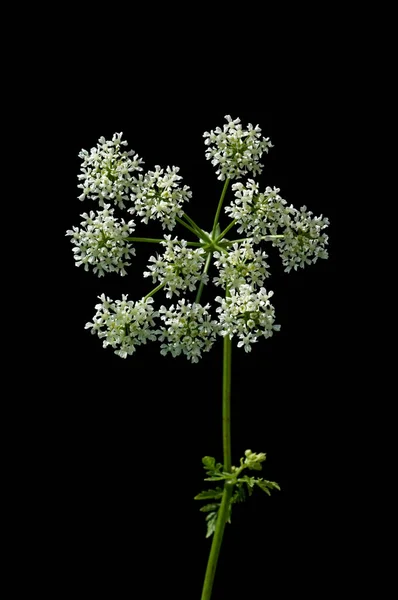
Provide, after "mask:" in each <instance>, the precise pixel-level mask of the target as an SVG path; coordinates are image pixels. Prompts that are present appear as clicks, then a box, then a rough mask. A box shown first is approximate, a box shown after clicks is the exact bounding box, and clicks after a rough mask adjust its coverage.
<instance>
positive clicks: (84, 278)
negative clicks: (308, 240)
mask: <svg viewBox="0 0 398 600" xmlns="http://www.w3.org/2000/svg"><path fill="white" fill-rule="evenodd" d="M160 92H161V91H159V93H160ZM76 103H77V101H76ZM79 114H80V116H79ZM225 114H231V115H232V117H233V118H236V117H237V116H239V117H240V118H241V119H242V121H243V123H244V124H247V123H248V122H251V123H252V124H253V125H256V124H257V123H258V124H259V125H260V127H261V128H262V130H263V134H264V135H265V136H269V137H270V138H271V141H272V143H273V144H274V148H272V149H271V150H270V151H269V154H268V155H266V156H265V157H263V163H264V166H265V168H264V171H263V173H262V175H260V176H259V177H258V180H259V181H260V183H261V187H262V188H265V186H267V185H270V186H277V187H279V188H280V189H281V192H280V193H281V195H282V196H283V197H284V198H286V200H287V201H288V202H289V203H293V204H294V205H295V206H296V207H297V208H299V207H300V206H301V205H303V204H305V205H306V206H307V207H308V209H310V210H312V211H313V212H314V213H315V214H316V215H318V214H323V215H326V216H328V217H329V218H330V220H331V226H330V228H329V235H330V246H329V251H330V258H329V260H327V261H320V262H318V263H317V264H315V265H312V266H310V267H307V268H305V269H303V270H302V269H300V270H299V271H298V272H293V273H290V274H286V273H284V272H283V269H282V267H281V264H280V261H279V257H278V255H277V254H273V252H272V249H271V248H270V249H269V252H270V255H271V256H270V264H271V267H272V276H271V278H269V279H268V280H267V281H266V287H267V289H272V290H273V291H274V293H275V295H274V298H273V303H274V306H275V310H276V322H277V323H280V324H281V332H280V333H277V334H275V335H274V337H273V338H272V339H270V340H264V341H261V342H260V343H258V344H256V345H254V346H253V350H252V352H251V353H249V354H246V353H245V352H244V351H243V350H241V349H238V348H236V346H235V345H234V348H233V359H232V360H233V369H232V448H233V450H232V455H233V463H235V464H237V463H238V461H239V458H240V456H242V455H243V453H244V450H245V449H247V448H251V449H252V450H253V451H257V452H266V453H267V461H266V463H265V465H264V470H263V475H264V477H265V478H267V479H271V480H275V481H277V482H278V483H279V484H280V485H281V488H282V491H281V492H275V493H274V494H273V495H272V497H271V498H269V497H267V496H266V495H265V494H262V492H260V491H258V492H257V493H255V494H254V495H253V497H252V498H250V499H249V500H248V501H247V502H246V503H245V504H243V505H241V506H237V507H234V512H233V516H232V524H231V525H227V527H226V532H225V537H224V542H223V547H222V551H221V556H220V561H219V566H218V570H217V574H216V580H215V587H214V594H213V598H214V600H220V599H223V598H226V597H230V598H238V597H244V598H245V597H249V595H253V596H258V597H260V598H262V597H266V596H267V595H268V594H270V593H276V592H277V593H279V594H281V595H283V594H284V593H287V592H288V591H289V592H291V590H292V589H294V590H296V591H297V592H298V593H299V592H300V591H303V590H305V593H306V594H307V596H308V597H314V598H315V597H317V598H318V597H319V586H320V585H324V584H325V582H327V585H328V589H329V590H330V589H332V588H334V587H336V588H337V587H338V586H339V585H340V582H341V579H342V578H343V577H344V575H345V573H346V571H347V569H350V568H351V566H350V561H349V558H348V556H349V552H348V553H347V548H348V547H349V545H350V543H351V542H350V539H351V538H350V535H348V537H347V531H346V533H345V543H344V552H343V548H342V542H341V536H342V531H341V525H340V523H341V519H342V518H343V516H344V515H345V517H346V516H347V514H349V513H350V510H351V508H350V502H349V499H348V498H347V494H346V492H345V491H344V490H345V481H346V479H347V476H348V471H349V470H350V467H349V466H347V462H346V460H345V459H344V456H343V454H344V453H343V449H342V448H343V447H345V448H346V444H345V443H344V442H343V440H345V439H346V433H347V432H346V430H345V424H344V423H345V422H346V420H345V419H344V418H342V415H344V412H345V411H346V410H347V409H346V399H345V398H343V397H342V395H341V392H340V390H341V386H340V382H341V378H342V376H343V374H344V369H345V365H344V361H342V360H341V351H342V350H343V348H342V342H341V337H340V335H339V334H340V331H339V328H341V327H342V325H341V317H340V310H339V302H341V298H339V297H338V293H337V290H338V270H339V269H338V261H337V254H338V251H339V235H340V232H339V219H341V217H340V216H339V214H340V212H341V208H342V207H341V206H340V205H339V199H338V197H336V194H335V191H334V190H335V186H336V182H335V180H333V178H335V177H336V172H337V167H336V165H335V162H333V161H332V160H331V157H332V155H333V154H334V153H335V152H336V151H337V150H338V127H337V130H336V123H332V122H330V121H327V119H325V118H323V117H322V115H320V114H319V113H318V112H313V111H312V110H311V107H309V106H307V107H306V110H302V109H298V108H296V109H295V110H293V109H292V108H291V107H289V104H287V105H286V108H283V107H282V106H280V107H279V108H278V109H270V110H269V111H267V110H263V111H262V112H254V111H252V112H250V111H248V109H247V106H244V107H239V106H238V107H236V106H233V105H230V104H229V103H228V102H225V103H220V109H218V107H213V106H211V105H210V102H207V103H205V104H204V107H203V108H201V109H200V110H197V109H195V110H193V109H192V107H191V106H189V107H188V106H186V105H184V103H183V102H182V101H180V102H179V103H178V102H177V103H176V105H174V108H173V109H171V110H170V109H169V108H168V109H167V110H166V109H162V108H161V106H159V107H156V109H154V108H153V107H152V106H149V105H145V104H144V102H143V101H141V102H140V99H139V97H138V99H132V101H131V106H129V107H126V108H125V109H118V108H117V107H115V106H114V105H112V104H107V102H105V101H102V102H100V103H99V104H98V106H97V107H93V106H91V108H90V110H87V111H82V112H80V113H79V112H78V111H77V112H75V113H74V117H73V118H71V116H70V115H69V116H68V115H66V116H65V120H64V122H63V140H64V143H63V147H62V164H63V169H62V170H63V174H62V181H63V185H62V188H61V189H60V190H58V199H57V202H59V203H60V204H59V205H60V207H61V210H60V211H59V219H58V221H57V224H56V231H57V233H58V234H59V240H60V245H59V253H60V257H61V263H62V269H61V273H62V276H61V278H60V282H59V286H60V289H59V294H58V296H59V299H60V303H61V311H62V331H63V342H62V350H61V358H60V359H59V360H58V362H57V383H56V385H55V389H54V392H55V393H56V394H57V395H59V399H58V400H57V402H56V403H54V404H53V405H52V408H50V409H48V407H47V410H50V415H48V413H47V414H46V418H49V419H50V422H51V428H50V431H49V432H48V434H47V435H48V436H49V438H50V439H51V443H50V445H51V447H52V448H53V453H52V454H51V456H49V457H48V458H47V459H46V460H47V461H48V465H47V467H48V468H47V470H46V466H44V467H43V469H44V472H48V475H49V477H50V480H51V482H52V485H51V489H52V491H51V494H50V495H49V498H48V507H47V508H48V511H49V512H50V513H51V514H52V515H53V521H52V522H53V529H52V536H53V543H54V545H55V546H56V547H58V548H59V545H60V540H61V548H62V549H61V550H59V553H58V554H57V553H56V556H57V557H58V558H56V559H55V560H54V565H53V567H52V568H53V569H54V571H55V572H58V570H59V574H60V575H59V576H60V577H61V578H64V583H63V585H64V587H63V589H65V588H67V589H69V590H70V591H72V590H74V589H75V587H76V585H77V581H79V580H80V582H79V589H80V590H81V591H82V592H89V591H91V592H92V591H96V592H97V591H102V592H104V594H105V595H107V596H109V597H114V596H118V595H120V593H121V591H122V590H126V589H132V591H133V597H136V596H135V592H136V590H137V589H140V588H141V587H142V586H144V588H145V589H146V594H145V595H144V597H152V595H158V594H159V588H163V589H164V590H165V591H167V594H168V595H170V597H172V598H184V599H185V598H192V599H194V598H199V597H200V591H201V586H202V582H203V577H204V572H205V567H206V562H207V557H208V551H209V548H210V541H209V540H205V520H204V515H203V514H202V513H200V512H199V507H200V503H199V502H195V501H194V500H193V497H194V496H195V495H196V494H197V493H198V492H199V491H201V490H202V489H205V487H206V484H205V483H204V482H203V470H202V466H201V458H202V457H203V456H204V455H212V456H216V457H217V458H218V459H219V460H222V443H221V389H222V387H221V368H222V343H221V340H220V341H219V342H218V343H217V345H216V346H215V347H213V350H212V351H211V352H210V353H208V354H206V355H204V358H203V360H202V361H201V362H200V363H199V364H196V365H195V364H194V365H192V364H191V363H189V362H188V361H187V360H186V359H185V358H184V357H179V358H175V359H173V358H171V357H170V356H168V357H162V356H161V355H160V353H159V349H158V346H157V345H155V344H152V345H148V346H143V347H140V348H138V349H137V352H136V353H135V355H133V357H131V358H128V359H126V360H122V359H120V358H119V357H117V356H115V355H114V354H113V353H112V350H111V349H107V350H104V349H102V347H101V342H100V341H99V340H98V338H97V337H95V336H91V335H90V333H89V332H88V331H86V330H84V324H85V323H86V322H87V321H89V320H91V318H92V316H93V314H94V312H95V310H94V305H95V304H96V301H97V296H98V295H99V294H101V293H105V294H106V295H109V296H110V297H111V298H115V299H116V298H119V297H120V296H121V294H122V293H128V294H129V298H130V299H138V298H140V297H142V295H144V294H145V293H147V291H148V290H149V289H151V288H152V285H151V282H150V281H149V280H147V279H144V278H143V277H142V271H143V270H144V267H145V265H146V264H147V259H148V257H149V256H150V255H151V254H152V253H153V247H152V246H149V245H148V246H147V245H145V246H144V245H139V246H137V257H135V258H134V259H133V262H132V266H131V267H130V268H129V269H128V271H129V273H128V276H127V277H124V278H121V277H119V276H116V275H108V276H106V277H104V278H98V277H96V276H95V275H93V274H91V273H86V272H84V270H83V269H82V268H76V267H75V266H74V262H73V258H72V252H71V244H70V241H69V238H67V237H64V235H65V231H66V229H68V228H70V227H71V226H72V225H77V224H78V223H79V221H80V218H79V214H80V213H82V212H84V211H88V210H90V209H95V203H94V202H93V201H91V200H85V201H84V203H81V202H79V200H78V199H77V195H78V193H79V192H78V190H77V188H76V185H77V173H78V170H79V164H80V160H79V159H78V156H77V155H78V152H79V151H80V149H81V148H86V149H89V148H91V147H92V146H94V145H95V144H96V142H97V140H98V138H99V137H100V136H101V135H104V136H105V137H106V138H108V139H109V138H110V137H111V136H112V134H113V133H114V132H115V131H117V132H119V131H123V132H124V138H125V139H127V140H128V142H129V148H132V149H134V151H135V152H137V153H138V154H139V155H140V156H142V157H143V158H144V160H145V168H148V169H149V168H153V167H154V166H155V165H156V164H159V165H161V166H166V165H177V166H179V167H180V169H181V170H180V175H182V176H183V178H184V183H186V184H187V185H189V186H190V187H191V189H192V192H193V198H192V200H191V202H190V204H189V206H188V207H187V212H188V214H189V215H190V216H191V217H192V218H194V219H195V220H196V221H197V222H198V224H200V225H201V226H202V227H203V228H204V229H207V230H209V229H210V228H211V225H212V220H213V217H214V212H215V210H216V206H217V202H218V199H219V196H220V193H221V190H222V185H223V184H222V183H221V182H219V181H218V180H217V178H216V175H215V171H214V168H213V167H212V166H211V164H210V162H209V161H206V160H205V156H204V143H203V137H202V135H203V132H204V131H205V130H210V129H214V128H215V127H216V126H218V125H220V126H221V125H222V123H223V117H224V115H225ZM76 115H77V116H76ZM230 194H231V192H229V195H228V196H227V200H226V201H228V197H230ZM227 222H228V221H227V220H226V218H225V215H224V216H222V221H221V226H223V225H226V224H227ZM174 231H175V233H176V234H179V235H180V234H181V231H180V228H178V227H177V228H176V229H175V230H174ZM134 235H137V236H139V235H142V236H145V235H148V236H152V235H153V236H155V237H161V235H162V230H161V227H160V225H159V226H158V225H157V224H155V225H151V226H150V227H145V226H144V225H142V224H139V223H137V228H136V231H135V234H134ZM184 235H185V234H184ZM212 293H213V292H212V291H210V290H209V291H207V290H206V289H205V291H204V294H203V301H207V300H208V299H209V300H210V299H211V296H210V294H212ZM156 300H157V297H156ZM161 300H162V302H163V301H164V296H162V299H161ZM351 460H355V459H351ZM343 504H344V507H343ZM353 527H354V525H353ZM315 574H316V576H315ZM320 582H322V583H320ZM138 596H139V597H143V596H142V595H141V594H138Z"/></svg>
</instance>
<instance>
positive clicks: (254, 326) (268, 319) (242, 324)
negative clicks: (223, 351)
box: [215, 284, 280, 352]
mask: <svg viewBox="0 0 398 600" xmlns="http://www.w3.org/2000/svg"><path fill="white" fill-rule="evenodd" d="M271 296H273V292H272V291H270V292H267V290H266V289H265V288H263V287H262V288H260V290H259V291H258V292H257V293H256V292H254V291H253V288H252V287H251V286H250V285H248V284H244V285H241V286H240V287H239V288H238V289H232V290H231V292H230V296H227V297H226V298H221V296H217V298H216V299H215V300H216V302H219V303H220V304H221V306H219V307H218V308H217V311H216V312H218V313H219V321H220V326H221V328H220V334H221V335H222V336H225V335H229V336H230V337H231V338H232V337H233V336H235V335H236V336H237V337H238V339H239V342H238V348H241V347H242V346H243V347H244V349H245V351H246V352H250V351H251V345H252V344H254V343H255V342H257V339H258V337H260V336H263V337H265V338H269V337H271V336H272V335H273V332H274V331H279V329H280V325H275V324H274V323H275V311H274V307H273V306H272V305H271V303H270V301H269V299H270V298H271Z"/></svg>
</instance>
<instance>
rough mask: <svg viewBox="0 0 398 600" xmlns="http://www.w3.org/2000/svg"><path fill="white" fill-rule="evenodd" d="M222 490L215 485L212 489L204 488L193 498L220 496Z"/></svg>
mask: <svg viewBox="0 0 398 600" xmlns="http://www.w3.org/2000/svg"><path fill="white" fill-rule="evenodd" d="M222 495H223V491H222V488H220V487H216V488H214V490H205V491H204V492H200V494H198V495H197V496H195V498H194V500H211V499H213V498H214V499H215V500H217V499H218V498H222Z"/></svg>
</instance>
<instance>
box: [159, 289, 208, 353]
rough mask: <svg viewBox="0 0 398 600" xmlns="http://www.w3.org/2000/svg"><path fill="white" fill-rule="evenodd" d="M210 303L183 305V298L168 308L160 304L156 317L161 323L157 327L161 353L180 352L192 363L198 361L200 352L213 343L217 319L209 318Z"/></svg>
mask: <svg viewBox="0 0 398 600" xmlns="http://www.w3.org/2000/svg"><path fill="white" fill-rule="evenodd" d="M209 308H210V304H206V306H201V305H200V304H196V303H194V304H190V303H188V304H186V302H185V298H184V299H182V300H179V301H178V304H176V305H175V306H174V304H172V305H171V306H170V308H166V307H165V306H161V307H160V309H159V314H160V318H161V319H162V321H163V322H164V326H162V327H161V328H160V329H159V330H158V332H157V333H158V334H160V337H159V340H160V341H161V342H165V343H163V344H162V345H161V350H160V352H161V354H163V355H166V354H167V353H168V352H170V353H171V355H172V356H174V357H175V356H179V355H180V354H181V353H183V354H184V355H185V356H186V357H187V358H188V359H190V360H191V361H192V362H193V363H196V362H198V361H199V359H200V358H201V357H202V352H208V351H209V350H210V349H211V347H212V346H213V344H214V341H215V339H216V334H217V328H218V325H217V321H214V320H212V319H211V315H210V313H209Z"/></svg>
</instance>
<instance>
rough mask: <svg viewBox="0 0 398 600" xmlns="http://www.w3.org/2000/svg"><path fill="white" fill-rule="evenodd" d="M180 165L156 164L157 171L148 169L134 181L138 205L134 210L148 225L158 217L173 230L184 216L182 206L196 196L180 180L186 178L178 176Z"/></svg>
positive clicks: (133, 198)
mask: <svg viewBox="0 0 398 600" xmlns="http://www.w3.org/2000/svg"><path fill="white" fill-rule="evenodd" d="M179 170H180V169H179V168H178V167H171V168H170V167H167V169H166V170H164V169H161V168H160V166H159V165H156V166H155V171H148V172H147V173H145V175H139V177H138V178H136V179H135V180H134V188H133V194H132V196H131V198H132V200H134V207H132V208H130V209H129V212H131V213H137V214H138V215H139V216H140V217H142V219H141V221H142V222H143V223H145V224H148V221H149V220H150V219H157V220H158V221H160V222H161V223H162V228H163V229H166V227H167V229H169V230H170V231H171V230H172V229H173V228H174V227H175V225H176V217H182V215H183V214H184V210H183V208H182V205H183V203H184V202H188V201H189V199H190V198H191V197H192V192H191V191H190V189H189V187H188V186H187V185H184V187H181V186H180V184H179V182H180V181H181V179H182V177H181V176H180V175H178V172H179Z"/></svg>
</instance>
